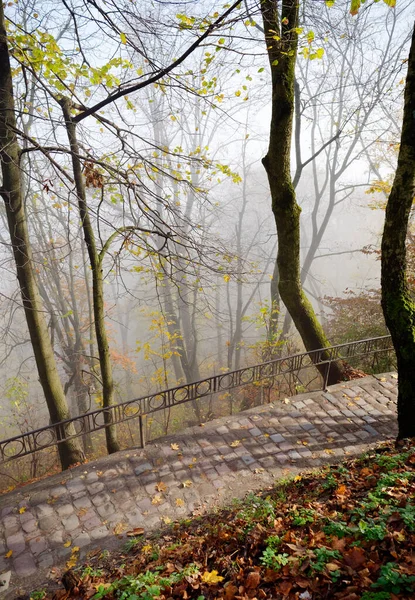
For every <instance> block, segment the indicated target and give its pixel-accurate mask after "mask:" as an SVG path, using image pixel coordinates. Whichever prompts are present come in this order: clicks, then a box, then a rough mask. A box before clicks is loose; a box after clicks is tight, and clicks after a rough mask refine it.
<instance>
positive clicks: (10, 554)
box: [4, 550, 13, 558]
mask: <svg viewBox="0 0 415 600" xmlns="http://www.w3.org/2000/svg"><path fill="white" fill-rule="evenodd" d="M11 556H13V550H9V551H8V552H6V554H5V555H4V558H10V557H11Z"/></svg>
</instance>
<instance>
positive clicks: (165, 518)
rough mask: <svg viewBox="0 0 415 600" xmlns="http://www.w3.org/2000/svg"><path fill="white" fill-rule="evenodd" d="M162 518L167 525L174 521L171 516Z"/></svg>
mask: <svg viewBox="0 0 415 600" xmlns="http://www.w3.org/2000/svg"><path fill="white" fill-rule="evenodd" d="M161 520H162V521H163V523H164V524H165V525H169V524H170V523H171V522H172V521H171V519H170V517H167V516H165V517H161Z"/></svg>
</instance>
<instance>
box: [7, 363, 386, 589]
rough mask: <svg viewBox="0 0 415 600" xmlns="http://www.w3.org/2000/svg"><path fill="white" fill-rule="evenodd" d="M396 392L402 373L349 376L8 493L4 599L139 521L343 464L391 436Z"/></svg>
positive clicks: (190, 510)
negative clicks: (8, 576)
mask: <svg viewBox="0 0 415 600" xmlns="http://www.w3.org/2000/svg"><path fill="white" fill-rule="evenodd" d="M396 396H397V378H396V374H394V373H389V374H385V375H378V376H375V377H365V378H363V379H358V380H355V381H352V382H345V383H344V384H338V385H335V386H331V387H330V388H329V390H328V391H327V392H312V393H307V394H301V395H298V396H295V397H293V398H291V399H286V400H283V401H282V402H278V403H273V404H268V405H265V406H261V407H256V408H253V409H251V410H248V411H245V412H243V413H239V414H237V415H234V416H231V417H229V416H228V417H224V418H221V419H216V420H214V421H211V422H209V423H207V424H205V425H204V426H200V427H192V428H189V429H186V430H184V431H183V432H181V433H180V434H177V435H174V436H169V437H166V438H162V439H161V440H158V441H156V442H154V443H151V444H149V445H148V446H146V448H145V449H144V450H137V449H132V450H129V451H124V452H120V453H118V454H116V455H112V456H110V457H105V458H103V459H100V460H97V461H94V462H91V463H88V464H86V465H83V466H79V467H76V468H74V469H71V470H70V471H66V472H64V473H60V474H58V475H54V476H51V477H49V478H47V479H45V480H43V481H39V482H37V483H34V484H30V485H27V486H25V487H23V488H21V489H20V490H17V491H14V492H10V493H8V494H4V495H3V496H0V574H2V573H3V574H4V575H5V574H8V572H10V571H11V581H10V587H9V590H8V591H7V592H3V597H6V596H7V597H8V598H15V597H16V595H17V594H18V590H19V589H24V590H25V591H28V589H29V588H30V589H31V590H33V589H35V587H34V586H35V581H36V582H38V581H39V580H40V579H39V578H42V577H43V578H46V576H47V573H48V570H50V568H51V567H54V568H55V569H56V568H59V567H62V568H65V563H66V561H68V559H70V557H71V556H72V557H75V558H76V559H82V558H84V557H85V555H86V554H87V552H88V551H90V550H91V549H92V548H96V547H100V548H101V549H104V548H113V547H114V546H115V545H116V544H120V543H122V540H123V538H124V540H125V535H126V532H127V531H128V530H132V529H134V528H135V527H143V528H144V529H145V530H146V531H149V530H151V529H154V528H157V527H160V526H163V525H164V524H166V523H169V522H170V520H176V519H180V518H184V517H186V516H188V515H191V514H201V513H202V512H203V511H205V510H207V509H208V508H210V507H212V506H214V505H219V504H223V503H225V502H226V501H228V500H230V499H231V498H235V497H241V496H243V495H245V494H246V493H247V492H248V491H252V490H255V489H258V488H261V487H265V486H266V485H269V484H271V483H272V482H273V481H275V479H277V478H278V477H282V476H285V475H287V474H288V473H289V472H296V471H298V470H300V469H306V468H308V469H309V468H315V467H318V466H321V465H323V464H325V463H329V462H337V461H339V460H342V459H344V458H347V457H350V456H353V455H355V454H359V453H361V452H362V451H364V450H365V449H366V448H367V447H368V446H370V445H373V443H375V442H378V441H380V440H384V439H388V438H391V437H393V436H394V435H396V432H397V427H396ZM74 548H78V550H76V551H75V552H74ZM55 573H56V571H55ZM0 579H1V577H0ZM31 586H32V587H31ZM29 591H30V590H29ZM1 595H2V591H1V587H0V596H1Z"/></svg>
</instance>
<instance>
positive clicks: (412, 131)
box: [381, 28, 415, 439]
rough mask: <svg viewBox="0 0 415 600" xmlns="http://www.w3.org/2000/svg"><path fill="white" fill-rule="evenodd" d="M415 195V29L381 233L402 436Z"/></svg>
mask: <svg viewBox="0 0 415 600" xmlns="http://www.w3.org/2000/svg"><path fill="white" fill-rule="evenodd" d="M414 196H415V28H414V32H413V34H412V43H411V49H410V52H409V59H408V74H407V77H406V86H405V103H404V115H403V124H402V133H401V144H400V149H399V155H398V166H397V168H396V173H395V179H394V182H393V186H392V190H391V193H390V195H389V199H388V203H387V205H386V215H385V227H384V230H383V237H382V275H381V280H382V308H383V313H384V315H385V321H386V325H387V326H388V329H389V331H390V333H391V336H392V341H393V345H394V347H395V352H396V357H397V363H398V376H399V377H398V426H399V433H398V439H400V438H406V437H414V436H415V369H414V359H415V304H414V302H413V300H412V298H411V294H410V291H409V288H408V281H407V276H406V243H405V242H406V236H407V229H408V220H409V215H410V212H411V208H412V204H413V200H414Z"/></svg>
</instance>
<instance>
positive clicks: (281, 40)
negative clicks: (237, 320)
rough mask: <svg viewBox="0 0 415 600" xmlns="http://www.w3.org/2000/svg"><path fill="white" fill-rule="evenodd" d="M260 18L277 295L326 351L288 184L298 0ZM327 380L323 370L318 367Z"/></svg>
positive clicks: (314, 345) (272, 7) (338, 370)
mask: <svg viewBox="0 0 415 600" xmlns="http://www.w3.org/2000/svg"><path fill="white" fill-rule="evenodd" d="M261 12H262V17H263V22H264V30H265V42H266V46H267V51H268V57H269V62H270V68H271V77H272V116H271V128H270V139H269V147H268V152H267V155H266V156H265V157H264V158H263V161H262V162H263V165H264V167H265V170H266V172H267V175H268V181H269V186H270V190H271V198H272V210H273V213H274V217H275V222H276V226H277V233H278V256H277V262H278V271H279V284H278V289H279V292H280V296H281V299H282V301H283V302H284V304H285V306H286V308H287V310H288V311H289V313H290V315H291V316H292V318H293V321H294V324H295V326H296V328H297V330H298V333H299V334H300V336H301V338H302V340H303V342H304V345H305V347H306V349H307V350H315V349H318V348H324V347H326V346H329V342H328V340H327V338H326V336H325V334H324V331H323V328H322V327H321V325H320V323H319V322H318V320H317V317H316V315H315V313H314V310H313V307H312V305H311V303H310V302H309V300H308V298H307V297H306V295H305V293H304V291H303V289H302V285H301V280H300V212H301V209H300V207H299V205H298V204H297V201H296V195H295V190H294V186H293V182H292V178H291V172H290V168H291V161H290V151H291V136H292V125H293V114H294V72H295V61H296V55H297V41H298V34H297V33H296V31H295V29H296V28H297V27H298V0H286V2H285V3H283V4H282V5H281V14H279V12H278V2H277V1H276V0H263V1H262V2H261ZM318 368H319V371H320V372H321V373H322V374H323V375H325V372H326V366H325V365H322V366H321V367H318ZM343 378H344V377H343V369H342V365H341V363H332V365H331V369H330V375H329V380H328V383H329V384H332V383H336V382H338V381H341V380H342V379H343Z"/></svg>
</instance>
